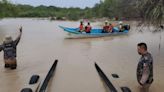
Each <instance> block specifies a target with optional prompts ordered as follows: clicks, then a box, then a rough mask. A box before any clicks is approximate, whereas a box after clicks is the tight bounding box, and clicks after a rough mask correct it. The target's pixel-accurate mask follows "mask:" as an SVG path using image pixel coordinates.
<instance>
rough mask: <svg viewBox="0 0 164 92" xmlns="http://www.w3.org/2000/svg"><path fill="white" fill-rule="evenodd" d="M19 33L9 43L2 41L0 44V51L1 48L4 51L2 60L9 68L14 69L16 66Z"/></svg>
mask: <svg viewBox="0 0 164 92" xmlns="http://www.w3.org/2000/svg"><path fill="white" fill-rule="evenodd" d="M20 38H21V35H19V37H18V38H17V39H16V40H15V41H11V42H9V43H5V42H4V43H3V44H2V45H0V51H2V50H3V52H4V61H5V68H8V67H10V68H11V69H16V67H17V61H16V57H17V45H18V43H19V41H20Z"/></svg>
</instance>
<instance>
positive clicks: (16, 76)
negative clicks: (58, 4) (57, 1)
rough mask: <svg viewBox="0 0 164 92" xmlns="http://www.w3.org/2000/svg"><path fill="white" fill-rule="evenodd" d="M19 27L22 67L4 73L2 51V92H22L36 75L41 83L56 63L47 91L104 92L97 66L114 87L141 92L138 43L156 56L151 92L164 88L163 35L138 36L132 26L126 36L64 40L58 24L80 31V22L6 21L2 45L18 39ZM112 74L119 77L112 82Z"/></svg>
mask: <svg viewBox="0 0 164 92" xmlns="http://www.w3.org/2000/svg"><path fill="white" fill-rule="evenodd" d="M20 25H21V26H23V34H22V39H21V41H20V43H19V45H18V49H17V50H18V57H17V60H18V61H17V62H18V68H17V69H16V70H10V69H4V62H3V53H2V52H1V53H0V92H19V91H20V90H21V89H22V88H24V87H26V86H27V84H28V82H29V79H30V77H31V76H32V75H33V74H39V75H40V76H41V79H42V80H43V79H44V78H45V76H46V74H47V72H48V70H49V68H50V67H51V65H52V63H53V61H54V60H55V59H58V60H59V62H58V66H57V68H56V69H57V70H56V72H55V76H54V77H53V79H52V80H51V82H50V84H49V86H48V89H47V91H48V92H106V88H105V87H104V85H103V82H102V80H101V79H100V77H99V75H98V74H97V71H96V69H95V67H94V63H95V62H97V63H98V64H99V66H100V67H101V68H102V70H103V71H104V72H105V73H106V75H107V76H108V78H109V79H110V80H111V81H112V83H114V84H116V87H121V86H128V87H129V88H130V89H131V90H132V92H141V91H140V87H139V84H138V83H137V79H136V67H137V63H138V60H139V58H140V56H139V55H138V53H137V46H136V45H137V43H139V42H146V43H147V45H148V50H149V52H151V53H152V55H153V57H154V82H153V84H152V85H151V87H150V90H149V92H163V90H164V87H163V85H164V81H163V76H164V32H157V33H152V32H138V31H137V30H136V29H134V28H133V29H132V30H131V32H130V33H129V34H128V35H121V36H110V37H101V38H86V39H65V37H66V36H67V33H65V32H63V31H62V30H61V29H60V28H59V27H58V25H63V26H67V27H76V26H78V25H79V23H78V22H66V21H49V20H37V19H3V20H0V43H2V42H3V38H4V37H5V35H7V34H10V35H12V36H13V38H16V37H17V35H18V33H19V31H18V28H19V26H20ZM94 25H95V26H96V23H95V24H94ZM160 35H161V39H160ZM112 73H116V74H118V75H119V76H120V78H119V79H113V78H112V77H111V74H112Z"/></svg>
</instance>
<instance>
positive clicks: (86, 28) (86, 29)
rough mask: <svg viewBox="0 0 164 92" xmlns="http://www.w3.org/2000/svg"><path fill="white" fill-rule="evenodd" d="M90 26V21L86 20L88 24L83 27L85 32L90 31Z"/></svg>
mask: <svg viewBox="0 0 164 92" xmlns="http://www.w3.org/2000/svg"><path fill="white" fill-rule="evenodd" d="M91 30H92V27H91V25H90V22H88V25H87V26H86V27H85V32H86V33H91Z"/></svg>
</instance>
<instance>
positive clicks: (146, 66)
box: [137, 43, 153, 87]
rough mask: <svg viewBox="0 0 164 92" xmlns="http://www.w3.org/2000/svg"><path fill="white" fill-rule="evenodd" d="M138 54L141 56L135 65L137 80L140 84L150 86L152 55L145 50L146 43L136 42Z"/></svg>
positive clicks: (151, 80) (151, 79)
mask: <svg viewBox="0 0 164 92" xmlns="http://www.w3.org/2000/svg"><path fill="white" fill-rule="evenodd" d="M138 54H139V55H141V58H140V60H139V63H138V67H137V80H138V83H139V84H140V85H141V86H142V87H145V86H150V84H151V83H152V82H153V58H152V55H151V54H150V53H149V52H148V51H147V45H146V43H139V44H138Z"/></svg>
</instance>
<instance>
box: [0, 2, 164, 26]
mask: <svg viewBox="0 0 164 92" xmlns="http://www.w3.org/2000/svg"><path fill="white" fill-rule="evenodd" d="M3 17H56V18H57V19H62V17H65V18H66V19H69V20H78V19H82V18H104V17H105V18H114V17H118V18H119V19H136V18H140V19H143V20H145V21H147V22H149V23H156V24H160V23H161V22H162V20H163V19H164V0H103V1H100V3H97V4H96V5H95V6H94V7H92V8H88V7H86V8H85V9H80V8H60V7H55V6H43V5H40V6H37V7H34V6H30V5H20V4H18V5H15V4H12V3H10V2H9V1H7V0H1V1H0V18H3Z"/></svg>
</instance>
